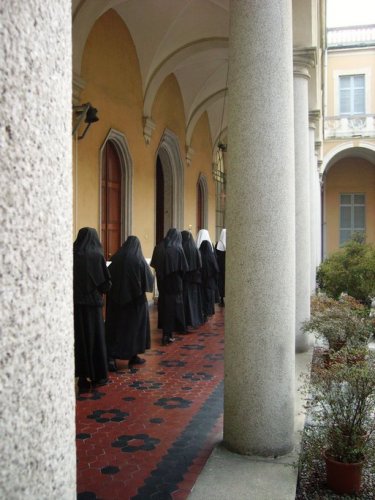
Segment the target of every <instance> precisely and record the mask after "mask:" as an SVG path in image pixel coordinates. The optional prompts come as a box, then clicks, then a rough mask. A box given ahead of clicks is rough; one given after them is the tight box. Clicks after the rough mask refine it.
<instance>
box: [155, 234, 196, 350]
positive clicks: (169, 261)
mask: <svg viewBox="0 0 375 500" xmlns="http://www.w3.org/2000/svg"><path fill="white" fill-rule="evenodd" d="M151 266H152V267H153V268H154V269H155V271H156V278H157V282H158V290H159V298H158V315H159V317H158V327H159V328H162V329H163V343H165V342H167V341H171V340H172V339H173V332H184V331H185V330H186V324H185V312H184V301H183V275H184V273H185V272H186V271H188V265H187V262H186V258H185V254H184V251H183V249H182V236H181V233H180V231H178V230H177V229H175V228H171V229H169V230H168V233H167V235H166V237H165V238H164V240H163V241H161V242H160V243H159V244H158V245H157V246H156V247H155V248H154V252H153V254H152V259H151Z"/></svg>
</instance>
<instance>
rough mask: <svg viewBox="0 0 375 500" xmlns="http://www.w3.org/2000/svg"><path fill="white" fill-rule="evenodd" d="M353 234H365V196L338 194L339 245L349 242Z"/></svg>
mask: <svg viewBox="0 0 375 500" xmlns="http://www.w3.org/2000/svg"><path fill="white" fill-rule="evenodd" d="M354 233H360V234H362V235H364V234H365V195H364V194H360V193H345V194H340V245H343V244H344V243H345V242H347V241H349V240H350V239H351V238H352V236H353V235H354Z"/></svg>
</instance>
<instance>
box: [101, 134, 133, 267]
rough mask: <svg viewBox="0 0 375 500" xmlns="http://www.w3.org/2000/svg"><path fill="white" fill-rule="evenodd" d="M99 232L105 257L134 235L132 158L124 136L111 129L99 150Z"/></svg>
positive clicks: (108, 256)
mask: <svg viewBox="0 0 375 500" xmlns="http://www.w3.org/2000/svg"><path fill="white" fill-rule="evenodd" d="M100 161H101V163H100V177H101V179H100V184H101V194H100V235H101V241H102V244H103V248H104V255H105V257H106V259H108V258H110V256H111V255H113V254H114V253H115V252H116V250H118V248H119V247H120V246H121V244H122V243H123V241H124V240H125V239H126V237H127V236H128V235H129V234H131V220H132V181H133V169H132V160H131V157H130V154H129V148H128V144H127V142H126V139H125V136H124V135H123V134H122V133H121V132H118V131H116V130H114V129H111V130H110V131H109V133H108V135H107V137H106V139H105V141H104V143H103V146H102V148H101V150H100Z"/></svg>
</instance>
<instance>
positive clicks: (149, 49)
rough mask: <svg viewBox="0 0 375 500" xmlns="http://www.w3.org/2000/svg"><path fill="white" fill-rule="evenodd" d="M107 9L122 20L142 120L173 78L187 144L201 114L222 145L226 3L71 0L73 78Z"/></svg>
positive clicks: (220, 0)
mask: <svg viewBox="0 0 375 500" xmlns="http://www.w3.org/2000/svg"><path fill="white" fill-rule="evenodd" d="M108 9H114V10H115V11H116V12H117V13H118V14H119V16H121V18H122V19H123V21H124V23H125V24H126V26H127V28H128V29H129V32H130V34H131V36H132V38H133V41H134V45H135V47H136V51H137V55H138V60H139V64H140V70H141V76H142V85H143V96H144V110H143V115H144V116H145V117H151V109H152V104H153V101H154V98H155V96H156V93H157V91H158V89H159V87H160V85H161V84H162V82H163V81H164V79H165V78H166V77H167V76H168V75H169V74H171V73H173V74H174V75H175V77H176V79H177V81H178V83H179V86H180V89H181V94H182V98H183V103H184V108H185V116H186V144H187V145H189V144H190V140H191V135H192V133H193V129H194V126H195V124H196V122H197V121H198V119H199V118H200V117H201V115H202V113H204V112H207V115H208V119H209V124H210V129H211V137H212V139H213V142H214V144H215V143H216V142H218V141H219V139H220V140H224V138H225V137H224V136H225V131H226V127H227V118H226V111H225V109H226V101H227V98H226V88H227V74H228V32H229V0H162V1H161V0H73V71H74V73H75V74H76V75H78V76H79V75H80V72H81V59H82V54H83V50H84V46H85V42H86V40H87V37H88V35H89V33H90V30H91V28H92V26H93V24H94V23H95V21H96V20H97V19H98V18H99V17H100V16H101V15H103V14H104V13H105V12H106V11H107V10H108ZM223 131H224V132H223Z"/></svg>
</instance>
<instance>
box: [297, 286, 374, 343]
mask: <svg viewBox="0 0 375 500" xmlns="http://www.w3.org/2000/svg"><path fill="white" fill-rule="evenodd" d="M367 314H368V313H367V311H366V308H365V306H364V305H363V304H361V303H360V302H359V301H357V300H356V299H354V298H353V297H350V296H349V295H347V294H341V296H340V298H339V299H338V300H336V299H333V298H330V297H327V296H326V295H325V294H323V293H319V294H317V295H315V296H314V297H312V299H311V317H310V319H309V320H307V321H305V322H304V324H303V326H302V329H303V331H304V332H313V333H314V334H315V335H316V336H317V337H318V338H320V339H323V340H324V341H325V342H326V344H327V345H328V348H329V350H330V351H334V352H335V351H338V350H340V349H341V348H342V347H344V346H348V347H359V346H366V345H367V343H368V341H369V338H370V336H371V334H372V325H371V321H370V318H369V317H368V315H367Z"/></svg>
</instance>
